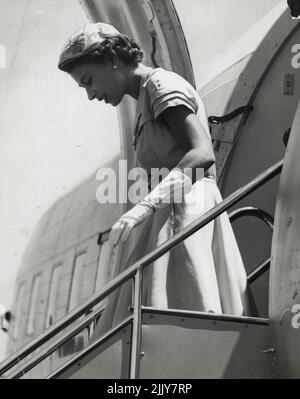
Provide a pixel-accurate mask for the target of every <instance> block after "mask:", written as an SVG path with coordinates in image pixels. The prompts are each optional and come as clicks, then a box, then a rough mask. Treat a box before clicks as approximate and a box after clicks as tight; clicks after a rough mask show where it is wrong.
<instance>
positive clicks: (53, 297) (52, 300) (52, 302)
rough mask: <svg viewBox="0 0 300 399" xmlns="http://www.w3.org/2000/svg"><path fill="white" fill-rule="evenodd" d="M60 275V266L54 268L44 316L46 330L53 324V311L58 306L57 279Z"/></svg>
mask: <svg viewBox="0 0 300 399" xmlns="http://www.w3.org/2000/svg"><path fill="white" fill-rule="evenodd" d="M60 273H61V265H57V266H55V267H54V269H53V271H52V277H51V285H50V293H49V299H48V309H47V316H46V328H48V327H50V326H51V325H52V324H54V323H55V321H56V320H55V311H56V309H57V305H58V303H57V302H58V294H59V290H58V288H59V279H60Z"/></svg>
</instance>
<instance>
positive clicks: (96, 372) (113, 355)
mask: <svg viewBox="0 0 300 399" xmlns="http://www.w3.org/2000/svg"><path fill="white" fill-rule="evenodd" d="M130 339H131V325H128V326H127V327H125V328H123V329H122V330H121V331H120V332H118V333H117V334H116V335H114V336H113V337H111V338H110V339H108V340H107V341H106V342H105V343H103V344H102V345H100V346H99V347H98V348H97V349H95V350H94V351H93V352H92V353H90V354H88V355H87V356H85V357H84V358H82V359H81V360H80V362H78V363H75V364H74V365H73V366H72V367H70V368H69V369H68V370H67V371H65V372H64V373H63V374H62V375H61V376H60V377H59V378H60V379H66V378H69V379H106V378H109V379H115V378H117V379H120V378H128V377H129V355H130Z"/></svg>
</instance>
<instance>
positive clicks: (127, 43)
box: [63, 34, 144, 72]
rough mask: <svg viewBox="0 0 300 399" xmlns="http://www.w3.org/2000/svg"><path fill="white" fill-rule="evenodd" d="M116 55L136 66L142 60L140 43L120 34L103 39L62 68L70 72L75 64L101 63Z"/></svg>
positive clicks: (128, 63) (142, 54)
mask: <svg viewBox="0 0 300 399" xmlns="http://www.w3.org/2000/svg"><path fill="white" fill-rule="evenodd" d="M116 56H117V57H118V58H120V59H122V60H123V62H124V63H125V64H127V65H132V66H137V65H138V64H139V62H141V61H142V60H143V57H144V53H143V51H142V49H141V47H140V45H139V44H138V43H136V42H135V41H134V40H133V39H130V38H129V37H128V36H126V35H123V34H120V35H118V36H113V37H110V38H107V39H105V40H104V41H103V42H102V43H101V44H100V45H98V46H97V47H96V48H94V49H92V50H91V51H90V52H88V53H86V54H84V55H83V56H82V57H79V58H77V59H75V60H73V61H70V62H69V63H66V64H65V65H64V67H63V70H64V71H65V72H71V71H72V69H73V68H74V67H75V66H78V65H82V64H88V63H100V64H101V62H103V60H104V59H108V60H111V61H112V60H113V58H114V57H116Z"/></svg>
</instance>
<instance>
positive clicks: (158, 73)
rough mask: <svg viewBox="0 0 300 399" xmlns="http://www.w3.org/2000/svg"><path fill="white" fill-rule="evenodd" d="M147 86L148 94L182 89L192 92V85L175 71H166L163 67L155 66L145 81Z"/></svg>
mask: <svg viewBox="0 0 300 399" xmlns="http://www.w3.org/2000/svg"><path fill="white" fill-rule="evenodd" d="M147 88H148V92H149V94H150V95H155V94H156V93H157V92H159V93H164V92H172V91H183V92H187V93H189V94H192V93H193V94H194V92H195V89H194V88H193V86H192V85H191V84H190V83H189V82H188V81H187V80H185V79H184V78H183V77H182V76H180V75H179V74H178V73H176V72H172V71H168V70H166V69H163V68H156V69H155V70H154V72H153V73H152V74H151V76H150V78H149V79H148V82H147Z"/></svg>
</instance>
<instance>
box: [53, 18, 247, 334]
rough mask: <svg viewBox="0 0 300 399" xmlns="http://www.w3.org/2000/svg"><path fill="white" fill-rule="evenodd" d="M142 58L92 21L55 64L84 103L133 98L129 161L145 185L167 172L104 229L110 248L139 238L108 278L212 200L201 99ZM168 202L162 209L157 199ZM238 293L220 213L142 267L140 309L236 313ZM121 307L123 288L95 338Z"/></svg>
mask: <svg viewBox="0 0 300 399" xmlns="http://www.w3.org/2000/svg"><path fill="white" fill-rule="evenodd" d="M142 57H143V53H142V51H141V49H140V47H139V45H138V44H137V43H135V42H134V41H133V40H131V39H129V38H128V37H126V36H125V35H123V34H121V33H119V32H118V31H117V30H116V29H115V28H114V27H113V26H111V25H108V24H103V23H96V24H89V25H86V26H85V27H83V28H82V29H80V30H79V31H78V32H76V33H75V34H74V35H73V36H72V37H71V39H70V40H69V42H68V43H67V44H66V46H65V47H64V49H63V51H62V54H61V56H60V61H59V68H60V69H61V70H63V71H66V72H68V73H69V74H70V75H71V76H72V78H73V79H74V80H75V81H76V82H77V83H78V85H79V86H80V87H83V88H85V89H86V91H87V95H88V98H89V100H93V99H98V100H99V101H101V100H104V101H105V102H106V103H109V104H111V105H113V106H117V105H118V104H119V103H120V102H121V101H122V98H123V97H124V95H125V94H127V95H130V96H131V97H133V98H134V99H135V100H136V101H137V109H136V121H135V132H134V134H135V140H134V147H135V150H136V155H137V159H138V162H139V164H140V165H141V166H142V167H143V168H144V169H145V170H146V172H147V173H148V175H149V176H150V180H151V179H152V180H151V182H153V180H155V179H153V176H152V175H151V169H152V168H163V167H164V168H168V171H169V173H168V174H167V176H166V177H165V178H164V179H163V180H162V181H161V182H160V183H159V182H158V181H156V183H154V185H153V184H152V186H151V189H152V191H151V192H150V193H149V194H148V195H146V196H145V198H144V199H143V200H141V201H140V202H139V203H138V204H137V205H135V206H134V207H133V208H132V209H130V210H129V211H128V212H126V213H125V214H124V215H123V216H122V217H121V218H120V220H119V221H118V222H117V223H116V224H115V225H114V226H113V227H112V230H111V233H110V237H109V240H110V243H111V244H112V245H119V244H120V243H121V242H125V241H126V240H130V239H132V237H134V238H136V236H137V237H138V238H137V240H138V241H137V243H136V245H135V248H134V250H133V251H132V252H131V253H130V255H129V256H128V257H127V259H124V262H123V263H122V265H121V269H119V270H118V271H117V273H116V274H118V273H120V272H121V271H122V268H123V269H124V268H126V267H128V266H129V265H131V264H132V263H133V262H134V261H136V260H137V259H139V258H141V257H142V256H143V255H145V254H146V253H148V252H149V251H151V250H152V249H154V248H155V247H157V246H158V245H159V244H161V243H162V242H164V241H166V240H167V239H169V238H170V237H172V236H173V235H174V234H175V233H177V232H178V231H180V230H181V229H182V228H183V227H185V226H187V225H189V224H190V223H192V222H193V221H194V220H195V219H196V218H198V217H199V216H200V215H201V214H203V213H204V212H206V211H207V210H209V209H210V208H212V207H213V206H215V205H216V204H217V203H218V202H220V201H221V195H220V192H219V190H218V188H217V185H216V181H215V168H214V162H215V158H214V153H213V149H212V145H211V141H210V135H209V130H208V125H207V117H206V113H205V109H204V105H203V103H202V101H201V99H200V98H199V96H198V94H197V92H196V91H195V89H194V88H193V87H192V86H191V85H190V84H189V83H188V82H187V81H186V80H184V79H183V78H182V77H180V76H179V75H177V74H176V73H173V72H169V71H166V70H164V69H162V68H155V69H153V68H150V67H147V66H145V65H143V64H142V63H141V61H142ZM199 169H202V170H204V171H205V172H204V176H203V175H201V174H200V177H199V174H198V175H197V171H199ZM186 170H190V171H192V173H191V174H190V175H189V174H188V173H185V171H186ZM150 180H149V184H150ZM168 196H169V198H171V202H170V201H169V202H168V201H165V198H167V197H168ZM193 199H194V200H193ZM195 199H196V201H195ZM137 226H138V227H137ZM136 231H138V232H139V233H138V234H136V235H135V232H136ZM139 243H141V245H139ZM246 288H247V278H246V274H245V270H244V266H243V262H242V259H241V256H240V253H239V250H238V247H237V244H236V241H235V237H234V234H233V231H232V229H231V225H230V222H229V219H228V216H227V214H226V213H223V214H222V215H221V216H219V217H218V218H217V219H216V220H214V221H213V222H211V223H209V224H208V225H207V226H205V227H204V228H203V229H201V230H199V231H197V232H196V233H195V234H193V235H192V236H190V237H189V238H187V239H186V240H185V241H184V242H182V243H180V244H179V245H177V246H176V247H175V248H174V249H173V250H171V251H170V252H169V253H167V254H165V255H164V256H162V257H161V258H159V259H158V260H157V261H155V262H154V263H153V264H152V265H151V266H149V267H147V268H146V270H145V276H144V287H143V303H144V304H146V305H147V306H153V307H159V308H174V309H189V310H197V311H204V312H215V313H227V314H234V315H245V314H249V310H248V299H247V294H246ZM130 299H131V293H130V285H129V284H127V286H126V287H123V288H121V289H120V290H118V292H117V293H116V294H115V295H112V296H111V297H110V300H109V302H108V305H107V308H106V311H105V314H104V316H102V318H101V320H102V321H101V323H99V327H98V331H97V332H96V335H98V334H100V333H101V332H102V331H105V330H106V329H107V328H109V327H111V326H112V325H113V324H114V323H115V322H116V321H120V319H122V317H124V316H125V315H126V314H127V313H128V305H129V304H130Z"/></svg>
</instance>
